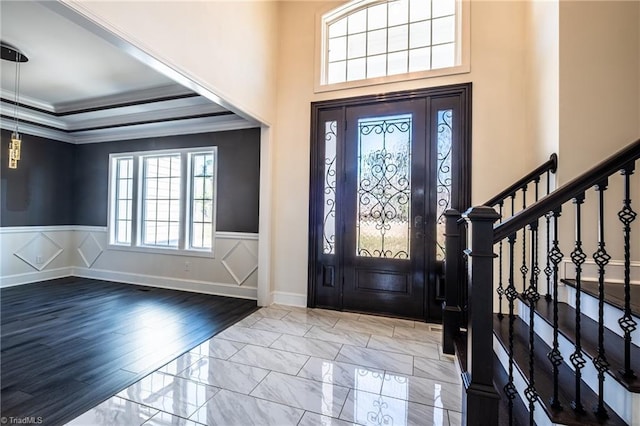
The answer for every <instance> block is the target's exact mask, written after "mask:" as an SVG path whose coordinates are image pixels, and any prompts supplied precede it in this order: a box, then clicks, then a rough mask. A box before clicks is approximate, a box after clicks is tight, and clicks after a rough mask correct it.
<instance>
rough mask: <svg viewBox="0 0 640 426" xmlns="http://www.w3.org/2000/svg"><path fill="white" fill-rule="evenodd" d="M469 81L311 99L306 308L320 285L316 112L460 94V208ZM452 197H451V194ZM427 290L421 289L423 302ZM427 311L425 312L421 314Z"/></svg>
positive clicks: (467, 201) (464, 203) (466, 202)
mask: <svg viewBox="0 0 640 426" xmlns="http://www.w3.org/2000/svg"><path fill="white" fill-rule="evenodd" d="M471 88H472V84H471V83H462V84H454V85H448V86H439V87H433V88H425V89H418V90H409V91H399V92H389V93H384V94H378V95H365V96H357V97H351V98H343V99H334V100H328V101H318V102H312V103H311V128H310V138H311V143H310V148H311V153H310V179H309V218H308V221H309V222H308V223H309V264H308V281H307V306H308V307H310V308H315V307H317V306H318V305H317V289H318V286H319V285H321V283H320V282H318V281H319V280H318V274H317V268H318V265H319V262H318V259H319V256H318V255H319V244H317V241H319V238H321V235H320V233H319V229H320V228H319V227H318V226H316V218H315V215H316V214H317V211H318V209H322V208H323V205H322V202H321V200H320V198H321V197H318V196H317V188H318V181H317V179H318V177H317V169H318V167H317V165H318V164H319V161H320V160H321V158H320V152H319V150H318V149H317V146H316V138H317V135H318V126H319V125H320V124H321V123H320V120H319V115H320V112H321V111H323V110H327V109H342V110H345V109H346V108H347V107H351V106H361V105H375V104H378V103H387V102H393V101H403V100H411V99H420V98H427V97H429V98H432V99H437V98H441V97H451V96H459V97H460V100H461V102H460V111H461V112H462V114H463V115H464V123H465V124H464V126H463V127H462V128H461V129H460V132H459V135H460V144H459V151H458V153H457V156H456V158H458V160H459V161H458V167H457V171H456V172H457V173H459V176H460V180H459V185H458V188H457V189H456V190H457V192H456V194H455V198H456V199H457V200H458V205H452V206H451V207H452V208H456V209H458V210H464V209H466V208H468V207H469V206H470V205H471V125H472V121H471V109H472V106H471V105H472V99H471ZM452 198H453V197H452ZM427 297H428V292H425V303H426V298H427ZM426 315H427V313H425V316H426Z"/></svg>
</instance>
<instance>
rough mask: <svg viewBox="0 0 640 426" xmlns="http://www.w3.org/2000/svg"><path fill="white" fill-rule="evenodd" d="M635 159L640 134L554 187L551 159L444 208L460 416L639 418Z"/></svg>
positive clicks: (637, 421) (446, 327)
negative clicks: (495, 189) (476, 198)
mask: <svg viewBox="0 0 640 426" xmlns="http://www.w3.org/2000/svg"><path fill="white" fill-rule="evenodd" d="M639 159H640V140H638V141H636V142H634V143H632V144H630V145H628V146H627V147H626V148H624V149H623V150H621V151H620V152H618V153H616V154H615V155H613V156H612V157H610V158H609V159H607V160H605V161H603V162H602V163H600V164H598V165H597V166H596V167H594V168H593V169H591V170H589V171H587V172H586V173H584V174H582V175H581V176H579V177H578V178H576V179H574V180H572V181H570V182H568V183H567V184H566V185H563V186H562V187H560V188H558V189H556V190H554V191H551V187H552V186H553V185H552V183H553V176H552V174H553V173H555V170H556V167H557V159H556V157H555V156H552V157H551V158H550V160H549V161H548V162H546V163H544V164H543V165H541V166H540V167H538V168H537V169H536V170H533V171H532V172H531V173H529V174H527V175H526V176H524V177H523V178H522V179H520V180H519V181H518V182H516V183H514V184H513V185H511V186H510V187H509V188H507V189H505V191H503V192H501V193H500V194H498V195H497V196H496V197H494V198H492V199H491V200H488V201H487V202H486V203H485V204H484V205H483V206H479V207H473V208H471V209H469V210H467V211H466V212H465V213H464V214H460V213H459V212H457V211H454V210H450V211H448V212H447V214H446V218H447V224H446V225H447V227H446V249H447V252H446V253H447V254H446V260H445V286H446V287H445V303H444V316H443V350H444V351H445V353H450V354H454V353H455V354H456V355H457V358H458V360H459V363H460V367H461V371H462V372H463V373H462V377H463V383H464V390H463V422H464V424H467V425H497V424H501V425H525V424H538V425H549V424H568V425H634V426H640V378H638V376H640V329H638V324H640V265H639V264H638V262H637V259H638V258H639V256H640V238H638V237H639V235H638V234H639V232H638V231H640V228H638V227H637V223H635V224H634V223H633V222H634V221H635V219H636V216H637V213H636V212H635V211H634V210H633V208H632V205H631V193H632V190H635V191H637V185H638V183H639V182H638V179H632V175H633V174H634V171H635V166H636V163H638V160H639ZM635 177H637V175H636V176H635ZM632 185H636V186H632ZM632 188H633V189H632ZM540 192H544V195H540ZM616 198H617V199H616ZM636 209H637V208H636ZM634 226H635V228H634ZM632 230H634V233H632ZM632 259H635V260H636V262H632Z"/></svg>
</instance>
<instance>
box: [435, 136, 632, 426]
mask: <svg viewBox="0 0 640 426" xmlns="http://www.w3.org/2000/svg"><path fill="white" fill-rule="evenodd" d="M639 158H640V140H637V141H635V142H633V143H631V144H630V145H628V146H627V147H625V148H624V149H622V150H621V151H619V152H617V153H616V154H614V155H613V156H612V157H610V158H609V159H607V160H605V161H603V162H602V163H600V164H598V165H597V166H595V167H594V168H592V169H591V170H589V171H587V172H586V173H584V174H582V175H580V176H578V177H577V178H575V179H573V180H571V181H570V182H568V183H567V184H565V185H563V186H562V187H560V188H558V189H556V190H555V191H553V192H551V193H550V194H549V195H547V196H545V197H543V198H541V199H539V200H538V201H535V202H534V203H533V204H531V205H529V206H528V207H526V208H525V209H523V210H521V211H519V212H517V213H515V214H514V215H513V216H511V217H509V218H507V219H504V220H501V221H500V223H498V224H496V225H494V223H495V222H496V221H498V220H499V219H500V218H501V215H500V214H499V213H498V212H497V211H496V210H495V209H494V208H492V207H489V206H479V207H473V208H471V209H469V210H467V211H466V212H465V213H464V214H463V215H462V217H463V219H464V221H465V222H466V224H467V227H468V231H467V232H468V235H469V239H468V243H467V249H466V250H465V253H466V256H467V258H468V260H467V273H466V275H467V282H468V291H469V297H468V302H467V310H468V322H467V323H466V328H467V344H466V347H467V351H466V365H467V371H466V372H464V373H463V384H464V386H465V391H464V392H463V398H464V401H463V407H464V411H465V412H463V416H465V418H466V424H467V425H480V424H498V401H499V398H500V396H499V393H498V391H497V389H496V388H495V385H494V383H493V379H494V375H493V363H492V362H491V361H490V359H491V358H488V354H492V352H493V333H492V330H493V315H494V298H493V289H494V280H495V277H494V258H495V257H498V256H500V255H496V254H494V250H495V246H496V245H499V244H500V243H501V242H502V241H506V244H507V246H508V250H507V252H508V255H507V256H506V259H505V261H506V265H507V270H508V272H507V275H508V277H507V281H508V285H507V287H506V289H504V295H505V297H506V299H507V301H508V316H509V325H508V327H509V332H508V345H507V346H508V349H507V352H508V357H509V361H508V373H509V377H508V382H507V384H506V386H505V387H504V389H503V391H504V394H505V395H506V398H507V399H508V401H507V402H508V416H509V419H508V423H509V424H514V417H513V416H514V412H513V411H514V408H513V401H514V399H515V398H516V396H517V395H518V394H519V392H518V390H517V389H516V385H515V382H514V374H513V371H514V352H513V348H514V318H515V314H514V312H515V306H514V303H515V301H516V299H517V298H520V299H522V301H523V304H524V305H523V309H524V310H525V311H527V310H528V313H529V318H528V321H529V323H528V327H529V342H528V351H529V354H528V359H529V365H528V371H525V374H526V375H527V376H528V385H527V387H526V389H524V390H521V391H520V392H521V395H522V396H523V398H522V399H523V401H524V402H525V404H527V405H528V409H529V423H530V424H533V422H534V416H535V410H536V405H537V404H539V403H540V402H541V401H540V395H539V390H538V389H537V387H536V381H535V377H536V376H535V375H536V371H535V369H534V364H535V363H534V356H535V348H534V340H535V339H534V337H535V336H534V333H535V331H534V330H535V324H534V321H535V316H534V312H535V309H536V304H537V302H538V300H539V299H540V292H539V289H538V283H539V276H540V273H541V269H540V262H539V256H540V254H541V253H545V251H544V250H540V249H539V247H538V246H539V235H538V234H539V227H540V222H541V219H543V218H544V221H543V223H545V222H546V223H548V224H549V226H548V229H549V230H550V236H552V238H553V239H552V240H551V241H550V242H549V245H548V246H547V250H546V254H545V256H546V258H547V259H546V260H547V265H548V266H547V267H546V268H545V269H547V270H548V274H547V285H548V288H549V290H548V293H549V294H550V298H551V300H552V305H553V306H552V308H553V324H552V327H553V342H550V343H551V351H550V352H549V353H548V355H547V358H548V361H549V370H552V371H553V390H552V392H553V393H552V395H551V401H550V407H551V410H552V411H553V413H560V411H561V410H573V412H574V413H575V414H576V415H578V416H581V417H580V419H582V420H584V421H587V420H589V418H590V417H589V416H593V414H590V413H588V412H587V410H586V409H585V407H584V406H583V403H582V396H581V392H582V386H583V382H582V370H583V369H584V368H585V367H586V366H587V361H586V360H585V358H584V356H583V352H582V346H581V296H580V293H581V283H582V280H583V272H584V271H583V266H584V264H585V262H586V260H587V259H588V255H587V253H585V251H584V244H585V243H589V242H591V243H594V244H595V245H596V247H597V249H596V251H595V252H594V253H593V254H592V256H591V257H592V259H593V261H594V263H595V265H596V266H597V271H598V272H597V275H598V277H597V281H598V348H597V355H596V356H594V357H593V365H594V368H595V371H597V378H598V383H597V387H598V392H597V396H598V404H597V407H596V409H595V419H594V420H593V421H594V422H601V421H603V420H604V419H605V418H607V417H608V416H609V413H608V411H607V409H606V407H605V402H604V397H605V396H604V380H605V374H606V373H607V372H610V373H611V374H613V375H615V376H616V377H617V378H618V377H619V378H620V379H621V380H627V381H632V380H635V377H636V376H635V372H634V371H633V370H632V368H631V349H630V348H631V344H632V337H631V333H632V332H633V331H634V330H635V329H636V327H637V323H636V321H635V320H634V319H633V316H632V313H631V307H630V293H631V282H630V270H631V269H630V262H631V250H632V247H633V248H634V250H637V248H638V247H640V244H638V243H632V242H631V223H632V222H633V221H634V220H635V218H636V216H637V213H636V212H635V211H634V210H633V209H632V206H631V197H630V193H631V180H630V177H631V175H632V174H633V173H634V170H635V166H636V162H637V161H638V159H639ZM618 173H620V174H621V175H622V179H621V180H622V192H623V197H622V200H621V204H622V207H621V208H620V210H619V211H618V212H617V218H616V219H617V220H618V221H619V222H620V224H621V225H622V226H621V227H620V226H619V225H618V229H617V231H616V230H615V229H612V226H608V227H607V226H605V223H606V217H605V210H606V209H605V194H606V192H605V191H606V190H607V189H608V186H609V183H610V182H611V179H610V178H611V177H612V176H613V175H616V174H618ZM591 188H593V191H594V193H595V194H591V193H590V197H589V198H592V197H593V199H595V206H594V208H593V210H594V213H595V214H596V215H597V220H598V224H597V226H596V227H593V228H590V229H595V230H596V232H595V234H596V235H595V237H594V240H590V241H586V240H585V232H584V231H585V229H587V228H585V226H584V224H583V223H582V222H583V217H584V214H585V213H586V212H587V211H586V210H585V207H588V206H585V199H586V197H585V194H586V193H587V191H589V190H590V189H591ZM594 195H595V196H594ZM570 201H571V202H572V203H573V205H574V207H573V210H574V217H575V221H574V234H575V237H574V241H573V242H572V244H571V246H572V250H571V253H570V256H569V258H570V264H572V265H573V269H574V270H575V284H576V299H575V340H574V348H573V352H572V353H571V354H568V353H565V354H562V353H561V351H560V346H559V344H558V329H559V324H558V281H559V275H560V274H559V268H560V264H561V262H562V261H563V259H564V255H563V253H562V252H561V245H560V242H559V229H560V228H559V226H558V222H559V218H560V215H561V212H562V210H563V208H564V206H565V204H567V203H568V202H570ZM450 216H451V219H452V222H453V217H455V214H454V213H453V212H452V213H451V215H450ZM450 216H449V215H448V216H447V219H449V218H450ZM447 224H448V225H449V222H447ZM451 228H452V232H453V230H454V227H453V225H452V227H451ZM447 231H449V228H447ZM605 231H606V232H607V235H610V234H611V233H612V232H613V231H616V232H620V231H621V233H622V240H623V257H624V261H623V267H624V279H623V281H624V282H623V285H624V293H625V302H624V309H623V314H622V317H621V318H620V319H619V320H618V323H619V326H620V329H621V334H623V335H624V348H620V350H621V351H623V352H624V362H623V365H622V366H621V371H619V372H618V371H609V370H610V368H609V367H610V364H609V362H608V360H607V356H606V353H605V343H604V337H603V336H604V328H605V326H604V313H603V305H604V296H605V295H604V283H605V281H604V277H605V271H606V267H607V264H608V263H609V261H610V259H611V256H610V255H609V254H608V253H607V251H606V249H605V242H606V240H605ZM519 232H526V233H527V234H528V235H529V241H530V244H529V248H528V249H525V250H524V251H523V256H524V257H525V258H528V259H529V262H530V263H529V265H530V266H531V267H530V268H529V267H528V266H527V264H526V263H525V264H524V265H523V266H521V267H520V268H519V269H520V270H519V272H520V273H521V274H517V273H516V270H515V262H516V254H515V253H516V252H515V243H516V240H517V235H518V233H519ZM447 238H448V237H447ZM448 242H449V241H448V240H447V243H448ZM454 243H455V241H454ZM458 244H459V242H458ZM452 252H453V250H452V251H451V252H450V251H449V247H447V254H451V257H449V256H447V259H446V262H449V260H450V258H451V262H452V264H453V266H455V264H456V260H455V259H456V258H459V256H455V253H452ZM634 252H635V251H634ZM502 262H503V260H502V256H500V259H499V260H498V261H497V263H499V265H502ZM524 262H526V260H524ZM445 265H446V268H447V269H448V268H449V265H448V264H445ZM448 278H449V276H448V275H447V282H446V285H447V290H448V288H449V286H453V287H456V285H455V284H456V282H455V281H449V279H448ZM516 280H517V281H521V286H522V287H521V291H518V289H517V287H516ZM550 303H551V302H550ZM459 306H461V305H459ZM525 315H526V314H525ZM453 325H454V326H455V324H453ZM448 326H449V325H448V324H446V322H445V323H444V327H448ZM463 326H464V325H463ZM447 334H455V333H454V332H452V331H445V332H444V333H443V335H444V336H446V335H447ZM566 359H568V360H569V362H567V364H568V365H569V366H570V368H571V367H572V370H573V375H574V378H575V388H574V392H573V401H572V402H571V404H570V407H569V406H564V407H563V404H562V403H561V401H560V398H559V395H558V371H559V366H560V365H562V364H563V363H564V362H566V361H565V360H566ZM521 368H523V369H524V368H525V367H524V366H521ZM567 405H569V404H567ZM553 413H552V414H553ZM611 414H612V415H615V414H613V413H611ZM634 421H636V420H634Z"/></svg>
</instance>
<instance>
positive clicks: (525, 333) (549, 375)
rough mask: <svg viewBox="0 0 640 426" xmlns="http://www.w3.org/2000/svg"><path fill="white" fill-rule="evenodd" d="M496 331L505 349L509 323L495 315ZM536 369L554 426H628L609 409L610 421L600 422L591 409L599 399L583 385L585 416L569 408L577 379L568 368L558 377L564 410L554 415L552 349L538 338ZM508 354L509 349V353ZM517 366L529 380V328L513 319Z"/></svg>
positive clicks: (537, 386) (536, 343) (538, 381)
mask: <svg viewBox="0 0 640 426" xmlns="http://www.w3.org/2000/svg"><path fill="white" fill-rule="evenodd" d="M493 329H494V333H495V335H496V337H497V338H498V340H499V341H500V343H501V344H502V346H503V347H504V348H505V349H506V348H508V342H509V340H508V339H509V319H508V317H504V318H503V319H502V320H500V319H499V318H498V316H497V315H494V319H493ZM534 349H535V352H534V354H535V355H534V368H535V384H536V390H537V392H538V395H539V397H540V402H541V403H542V405H543V406H544V407H545V411H546V412H547V414H548V415H549V417H551V419H552V421H553V422H554V423H560V424H568V425H601V424H604V425H625V424H626V423H625V422H624V421H623V420H622V419H621V418H620V417H619V416H618V415H617V414H616V413H615V412H614V411H613V410H612V409H611V408H610V407H609V406H606V409H607V412H608V414H609V418H608V419H606V420H604V421H602V420H600V419H598V418H597V417H596V416H595V415H594V414H593V411H592V409H593V408H595V407H596V406H597V403H598V397H597V395H596V394H595V393H594V392H593V391H592V390H591V389H590V388H589V387H588V386H587V385H586V384H585V383H584V382H583V383H582V388H581V392H582V404H583V406H584V407H585V410H586V413H585V414H584V415H577V414H576V413H575V412H574V411H573V410H572V409H571V406H570V403H571V401H572V399H573V396H574V388H575V376H574V373H573V370H571V368H569V366H567V365H566V364H564V363H563V364H561V365H560V367H559V375H558V386H559V391H558V398H559V399H560V403H561V404H562V406H563V407H564V409H563V410H562V411H555V410H553V409H552V408H551V407H550V403H549V401H550V400H551V397H552V395H553V368H552V366H551V362H550V361H549V359H548V358H547V353H549V351H550V350H551V348H550V347H549V346H548V345H547V344H546V343H545V341H544V340H542V339H541V338H540V337H539V336H538V335H537V334H536V335H535V337H534ZM506 350H508V349H506ZM513 352H514V363H515V364H516V365H517V366H519V367H518V368H519V369H520V371H521V372H522V374H523V376H524V377H525V378H526V379H527V380H529V379H530V378H529V326H528V325H527V324H526V323H525V322H524V321H522V319H520V318H518V317H516V318H515V319H514V349H513Z"/></svg>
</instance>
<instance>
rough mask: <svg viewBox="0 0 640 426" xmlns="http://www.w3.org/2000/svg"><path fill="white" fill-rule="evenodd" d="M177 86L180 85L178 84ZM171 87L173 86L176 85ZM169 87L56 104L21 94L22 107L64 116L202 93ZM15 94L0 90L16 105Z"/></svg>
mask: <svg viewBox="0 0 640 426" xmlns="http://www.w3.org/2000/svg"><path fill="white" fill-rule="evenodd" d="M176 86H177V87H180V86H178V85H176ZM170 87H171V88H173V87H174V86H170ZM167 88H168V87H163V88H155V89H145V90H138V91H132V92H127V93H123V94H118V95H113V96H104V97H101V98H97V99H90V100H85V101H81V102H69V103H66V104H59V105H55V106H54V105H51V104H47V103H44V102H42V101H36V100H34V99H32V98H24V97H22V96H21V99H20V107H24V108H28V109H32V110H34V111H39V112H45V113H47V114H50V115H54V116H56V117H64V116H67V115H74V114H83V113H87V112H94V111H104V110H109V109H114V108H125V107H129V106H136V105H146V104H152V103H157V102H166V101H174V100H178V99H188V98H197V97H200V95H198V94H197V93H194V92H190V91H185V90H184V88H181V87H180V89H182V90H180V92H181V93H170V92H177V90H175V89H174V90H171V91H168V90H166V89H167ZM14 96H15V94H13V93H10V92H9V91H7V90H5V89H2V90H1V91H0V100H1V101H2V102H5V103H9V104H11V105H15V101H13V100H11V98H12V97H14Z"/></svg>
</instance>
